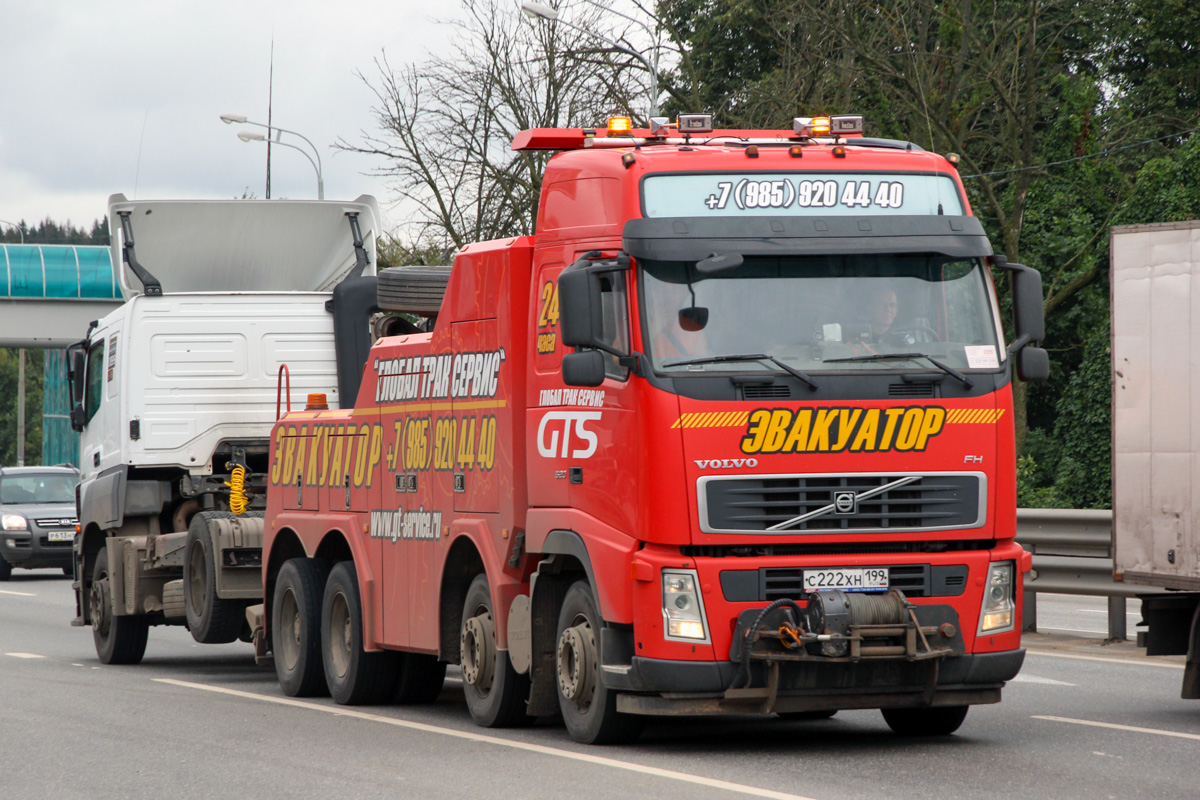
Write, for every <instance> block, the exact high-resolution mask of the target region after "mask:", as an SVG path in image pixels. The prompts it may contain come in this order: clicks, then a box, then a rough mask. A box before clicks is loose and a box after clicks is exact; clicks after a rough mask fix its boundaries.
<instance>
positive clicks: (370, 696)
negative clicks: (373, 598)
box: [321, 561, 398, 706]
mask: <svg viewBox="0 0 1200 800" xmlns="http://www.w3.org/2000/svg"><path fill="white" fill-rule="evenodd" d="M397 656H398V654H397V653H394V652H388V651H384V652H379V653H368V652H367V651H366V650H364V649H363V635H362V597H361V595H360V594H359V591H358V570H356V569H355V568H354V562H353V561H341V562H338V563H337V564H336V565H334V567H333V569H332V570H331V571H330V573H329V580H328V581H326V582H325V598H324V600H322V602H321V657H322V660H323V661H324V664H325V683H326V685H327V686H328V687H329V696H330V697H332V698H333V700H334V702H336V703H339V704H341V705H344V706H357V705H369V704H373V703H382V702H384V701H385V700H387V699H388V698H389V696H390V695H391V694H392V692H393V691H394V688H395V685H396V665H397V660H398V659H397Z"/></svg>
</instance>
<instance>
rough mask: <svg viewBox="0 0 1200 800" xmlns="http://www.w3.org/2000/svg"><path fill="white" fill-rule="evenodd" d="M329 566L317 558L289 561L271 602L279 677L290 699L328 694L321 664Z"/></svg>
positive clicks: (276, 668) (273, 640)
mask: <svg viewBox="0 0 1200 800" xmlns="http://www.w3.org/2000/svg"><path fill="white" fill-rule="evenodd" d="M328 578H329V565H328V564H327V563H326V562H324V561H322V560H320V559H317V558H292V559H289V560H288V561H285V562H284V564H283V567H282V568H281V569H280V570H279V575H278V577H276V579H275V593H274V596H273V598H272V602H271V650H272V652H274V654H275V675H276V676H277V677H278V678H279V686H280V688H282V689H283V692H284V694H286V695H288V696H289V697H312V696H314V695H320V694H325V693H326V691H328V690H327V688H326V686H325V669H324V667H323V666H322V663H321V600H322V596H323V595H324V592H325V581H326V580H327V579H328Z"/></svg>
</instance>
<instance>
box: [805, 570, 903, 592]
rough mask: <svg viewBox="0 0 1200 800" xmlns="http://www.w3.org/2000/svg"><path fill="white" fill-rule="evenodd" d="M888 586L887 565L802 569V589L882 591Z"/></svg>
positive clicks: (811, 590) (810, 590) (809, 590)
mask: <svg viewBox="0 0 1200 800" xmlns="http://www.w3.org/2000/svg"><path fill="white" fill-rule="evenodd" d="M887 588H888V569H887V567H862V568H850V567H841V568H833V569H806V570H804V590H805V591H808V592H815V591H816V590H817V589H841V590H842V591H843V592H882V591H886V590H887Z"/></svg>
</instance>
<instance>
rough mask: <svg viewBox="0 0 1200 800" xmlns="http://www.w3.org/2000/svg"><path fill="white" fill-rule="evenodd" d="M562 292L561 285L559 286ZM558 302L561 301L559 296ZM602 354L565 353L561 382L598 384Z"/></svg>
mask: <svg viewBox="0 0 1200 800" xmlns="http://www.w3.org/2000/svg"><path fill="white" fill-rule="evenodd" d="M558 291H559V293H560V295H561V293H562V287H559V290H558ZM559 302H560V303H561V302H562V298H561V296H560V298H559ZM604 360H605V359H604V354H603V353H601V352H600V351H599V350H580V351H579V352H577V353H567V354H566V355H564V356H563V359H562V376H563V383H565V384H566V385H567V386H599V385H600V384H602V383H604Z"/></svg>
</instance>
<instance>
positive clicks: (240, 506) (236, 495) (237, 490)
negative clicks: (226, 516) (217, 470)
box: [225, 464, 250, 517]
mask: <svg viewBox="0 0 1200 800" xmlns="http://www.w3.org/2000/svg"><path fill="white" fill-rule="evenodd" d="M225 485H226V486H228V487H229V510H230V511H232V512H233V513H234V514H237V515H238V516H239V517H240V516H241V515H242V514H245V513H246V509H248V508H249V507H250V498H249V497H247V496H246V468H245V467H243V466H242V465H241V464H238V465H237V466H236V467H234V468H233V473H232V474H230V476H229V480H227V481H225Z"/></svg>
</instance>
